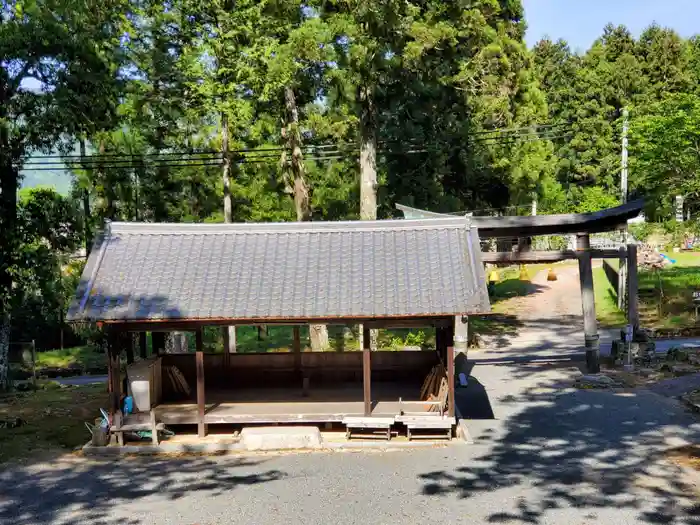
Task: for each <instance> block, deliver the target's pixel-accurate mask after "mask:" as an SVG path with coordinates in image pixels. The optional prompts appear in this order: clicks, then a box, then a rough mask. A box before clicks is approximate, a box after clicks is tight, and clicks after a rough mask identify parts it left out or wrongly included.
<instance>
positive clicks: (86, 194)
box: [80, 137, 92, 260]
mask: <svg viewBox="0 0 700 525" xmlns="http://www.w3.org/2000/svg"><path fill="white" fill-rule="evenodd" d="M80 165H81V167H82V168H83V170H84V171H86V172H87V165H86V162H85V138H83V137H81V139H80ZM84 182H85V187H84V188H83V190H82V192H81V193H82V195H81V197H82V201H83V221H84V224H83V229H84V233H85V257H86V260H87V256H88V255H90V247H91V246H92V232H91V231H90V191H89V190H88V188H87V185H88V184H89V180H85V181H84Z"/></svg>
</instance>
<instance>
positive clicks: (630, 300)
mask: <svg viewBox="0 0 700 525" xmlns="http://www.w3.org/2000/svg"><path fill="white" fill-rule="evenodd" d="M627 253H628V257H627V319H628V322H629V324H631V325H632V334H634V333H635V332H636V331H637V329H638V328H639V284H638V283H639V281H638V275H637V245H636V244H630V245H628V246H627Z"/></svg>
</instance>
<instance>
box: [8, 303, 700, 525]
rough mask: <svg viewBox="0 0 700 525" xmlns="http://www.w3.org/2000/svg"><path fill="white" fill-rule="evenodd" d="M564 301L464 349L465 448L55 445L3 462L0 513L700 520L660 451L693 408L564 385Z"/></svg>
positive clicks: (186, 521) (692, 489) (187, 519)
mask: <svg viewBox="0 0 700 525" xmlns="http://www.w3.org/2000/svg"><path fill="white" fill-rule="evenodd" d="M575 299H576V300H578V297H576V298H575ZM572 300H573V299H572ZM554 304H555V306H556V304H559V305H560V306H561V305H562V304H563V303H561V302H559V303H556V302H555V303H554ZM556 308H558V307H556ZM556 308H555V309H556ZM558 313H559V314H561V315H556V316H554V317H551V318H550V319H549V321H544V320H539V319H537V318H534V316H531V317H530V318H528V317H527V316H523V317H524V320H522V321H521V326H519V328H518V336H517V337H513V336H508V335H506V336H505V337H504V341H503V342H502V344H499V345H497V346H496V347H495V348H493V349H489V350H483V351H479V352H473V353H472V354H471V356H470V357H471V358H472V361H471V363H470V368H471V370H470V380H469V386H468V387H467V388H466V389H463V390H460V391H459V394H458V403H459V405H460V408H461V411H462V413H463V414H465V415H466V416H468V417H469V418H470V420H469V424H468V426H469V429H470V432H471V435H472V437H473V439H474V443H473V444H471V445H465V444H453V445H450V446H448V447H438V448H431V449H427V450H413V451H397V452H373V453H349V452H345V453H339V452H336V453H309V454H286V455H257V456H248V457H232V456H224V457H212V458H205V457H191V458H169V459H165V458H143V457H141V458H125V459H123V460H122V461H120V462H118V461H94V460H93V461H91V460H85V459H80V458H63V459H60V460H57V461H54V462H53V463H50V464H47V463H38V464H35V465H30V466H25V467H15V468H11V469H9V470H6V471H4V472H1V471H0V524H5V523H8V524H12V525H41V524H51V525H68V524H70V525H82V524H85V525H88V524H90V525H93V524H100V525H141V524H144V525H146V524H148V525H165V524H177V525H194V524H198V525H219V524H231V525H237V524H257V523H276V522H279V523H284V524H304V525H307V524H308V525H327V524H343V525H352V524H358V525H367V524H377V525H383V524H396V523H404V524H407V525H408V524H413V523H438V522H439V523H465V524H467V523H468V524H487V523H516V524H536V525H539V524H542V525H546V524H552V525H554V524H556V525H561V524H567V525H570V524H571V525H593V524H601V523H603V524H611V525H617V524H625V525H626V524H660V523H664V524H665V523H669V524H683V525H700V504H699V503H698V501H700V500H699V495H700V494H699V492H698V475H697V474H695V473H693V472H689V471H687V470H685V469H683V468H681V467H679V466H677V465H674V464H672V463H670V462H668V461H666V460H665V459H664V454H663V453H664V451H665V450H667V449H668V448H669V447H671V446H678V445H680V444H683V443H694V442H698V440H699V439H700V424H699V423H698V420H697V418H696V416H694V415H693V414H691V413H689V412H687V411H686V410H684V409H683V408H682V407H681V406H680V405H679V404H678V403H676V402H675V401H673V400H672V399H668V398H666V397H662V396H659V395H656V394H654V393H652V392H650V391H647V390H636V391H629V392H607V391H605V392H603V391H580V390H575V389H573V388H571V385H572V383H573V380H574V378H575V377H576V376H577V375H578V374H579V371H578V369H577V366H578V365H580V364H581V361H582V355H581V354H580V350H581V349H580V347H578V343H575V342H574V341H577V338H578V337H580V324H577V316H576V315H575V313H574V314H572V313H571V312H568V311H564V312H558Z"/></svg>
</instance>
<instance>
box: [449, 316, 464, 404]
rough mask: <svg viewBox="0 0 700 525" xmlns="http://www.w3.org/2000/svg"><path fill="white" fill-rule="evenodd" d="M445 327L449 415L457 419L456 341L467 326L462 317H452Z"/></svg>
mask: <svg viewBox="0 0 700 525" xmlns="http://www.w3.org/2000/svg"><path fill="white" fill-rule="evenodd" d="M449 320H450V323H449V324H448V325H447V326H446V327H445V345H446V346H447V349H446V350H447V363H446V365H447V415H448V416H449V417H455V402H456V400H455V352H456V351H460V350H459V349H458V348H457V347H456V344H455V343H456V339H457V334H458V332H459V330H460V329H461V328H462V327H464V326H466V323H463V322H462V321H463V320H464V321H466V318H465V319H462V317H452V318H450V319H449Z"/></svg>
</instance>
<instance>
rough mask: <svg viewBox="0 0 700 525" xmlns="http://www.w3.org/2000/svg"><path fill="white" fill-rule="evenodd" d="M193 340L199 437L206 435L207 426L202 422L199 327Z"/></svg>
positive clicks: (201, 369)
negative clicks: (194, 341)
mask: <svg viewBox="0 0 700 525" xmlns="http://www.w3.org/2000/svg"><path fill="white" fill-rule="evenodd" d="M195 340H196V352H195V361H196V365H197V435H198V436H199V437H205V436H206V435H207V426H206V425H205V424H204V409H205V401H204V351H203V347H204V342H203V338H202V329H201V328H200V329H198V330H197V332H196V335H195Z"/></svg>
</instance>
